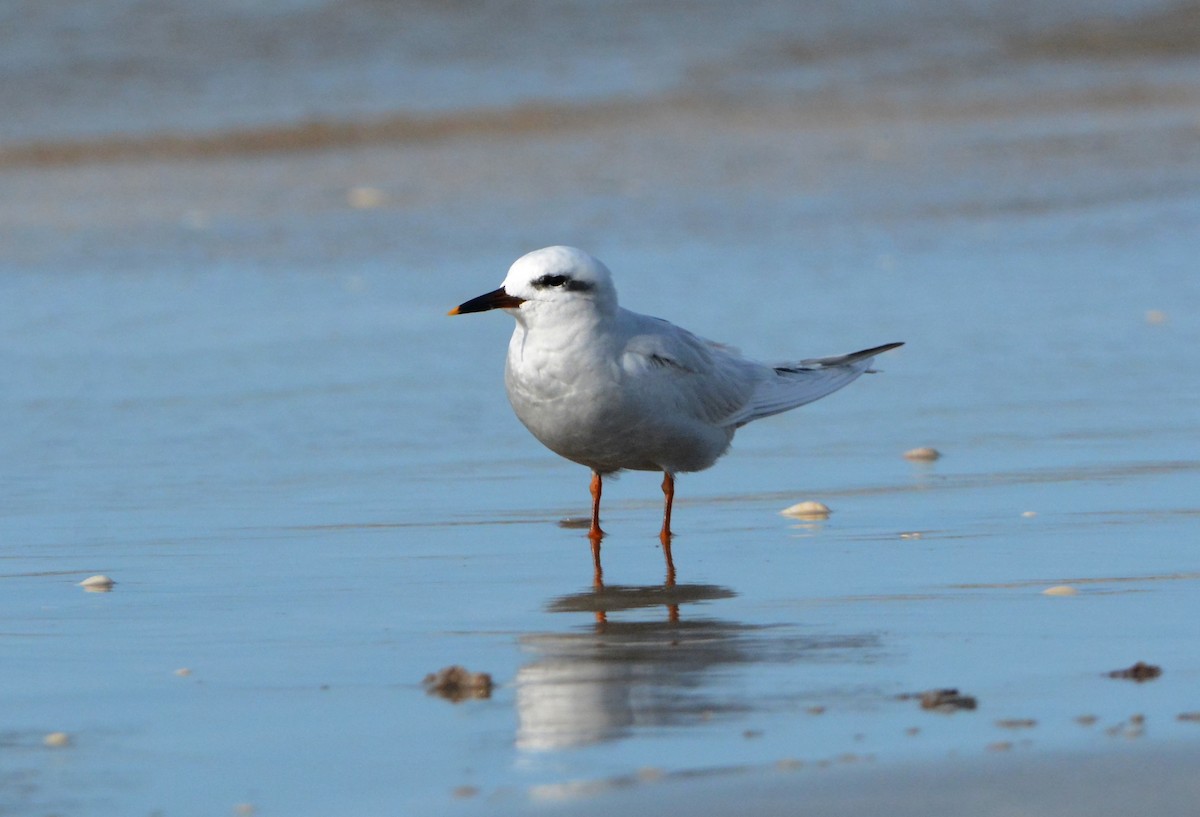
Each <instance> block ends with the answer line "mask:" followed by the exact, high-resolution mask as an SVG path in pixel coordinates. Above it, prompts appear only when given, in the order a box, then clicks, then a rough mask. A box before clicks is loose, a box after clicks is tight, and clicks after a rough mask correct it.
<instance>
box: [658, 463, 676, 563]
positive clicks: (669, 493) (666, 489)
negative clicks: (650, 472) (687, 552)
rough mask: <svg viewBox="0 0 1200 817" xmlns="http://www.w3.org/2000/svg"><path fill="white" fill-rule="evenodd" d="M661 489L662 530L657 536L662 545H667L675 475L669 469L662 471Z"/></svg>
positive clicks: (669, 539) (669, 535) (669, 538)
mask: <svg viewBox="0 0 1200 817" xmlns="http://www.w3.org/2000/svg"><path fill="white" fill-rule="evenodd" d="M662 491H663V526H662V532H661V533H659V534H658V538H659V539H661V540H662V543H663V545H664V546H669V544H670V541H671V505H672V503H674V502H675V477H674V476H672V475H671V472H670V471H663V481H662Z"/></svg>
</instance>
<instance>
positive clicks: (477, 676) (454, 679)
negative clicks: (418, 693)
mask: <svg viewBox="0 0 1200 817" xmlns="http://www.w3.org/2000/svg"><path fill="white" fill-rule="evenodd" d="M423 683H424V684H425V691H426V692H428V693H429V694H430V695H437V696H438V697H439V698H445V699H446V700H447V701H452V702H454V703H460V702H461V701H465V700H468V699H470V698H490V697H492V676H490V675H488V674H487V673H486V672H471V671H470V670H468V669H467V668H466V667H460V666H458V665H454V666H450V667H445V668H444V669H440V670H438V671H437V672H431V673H429V674H428V675H426V676H425V680H424V681H423Z"/></svg>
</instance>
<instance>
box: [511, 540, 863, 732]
mask: <svg viewBox="0 0 1200 817" xmlns="http://www.w3.org/2000/svg"><path fill="white" fill-rule="evenodd" d="M593 544H594V548H593V556H594V568H595V573H594V578H593V585H592V587H591V589H589V590H585V591H583V592H579V593H573V594H570V595H566V596H560V597H558V598H555V599H552V600H551V601H550V602H549V603H548V604H547V610H548V611H549V612H553V613H582V614H591V615H592V616H593V618H594V621H593V623H591V624H589V625H587V626H586V627H585V628H582V629H576V630H572V631H569V632H555V633H532V634H529V635H526V636H523V637H522V638H521V647H522V649H524V650H525V651H526V652H528V653H529V654H531V655H532V656H533V660H532V661H530V662H529V663H528V664H526V665H525V666H523V667H521V669H520V670H518V672H517V677H516V695H517V714H518V719H519V726H518V730H517V745H518V747H519V748H521V749H524V750H527V751H547V750H558V749H566V748H571V747H576V746H584V745H587V744H593V743H599V742H603V741H609V740H615V739H619V738H622V737H624V736H626V735H628V734H630V733H631V732H632V731H633V730H634V729H636V728H638V727H643V726H665V725H683V724H687V723H700V722H703V721H705V720H708V719H709V718H712V717H714V716H716V715H719V714H722V713H727V712H734V711H746V710H749V709H752V708H753V706H754V704H753V702H750V701H747V700H744V699H742V698H741V697H739V696H737V695H736V693H734V692H733V691H732V690H729V689H722V688H721V687H720V684H719V681H718V677H719V676H718V675H717V674H715V673H714V672H713V670H714V669H717V668H720V667H722V666H728V665H745V664H754V663H763V662H767V663H789V662H793V661H800V660H804V659H805V658H814V659H815V658H826V659H827V658H828V657H829V656H830V653H831V652H834V653H836V652H838V651H842V652H845V651H851V652H854V653H856V654H857V653H863V652H869V651H871V650H873V649H874V648H875V647H876V646H877V639H876V638H875V637H874V636H873V635H867V636H809V635H802V634H798V633H796V632H794V631H791V630H790V629H789V628H785V627H776V626H769V625H752V624H741V623H737V622H732V621H725V620H721V619H718V618H712V617H692V616H688V615H686V613H681V610H686V608H687V606H688V605H692V604H697V603H699V602H711V601H719V600H722V599H730V598H733V597H734V596H736V593H734V591H733V590H731V589H729V588H727V587H721V586H719V585H712V584H679V583H677V582H676V577H675V568H674V564H673V563H672V561H671V558H670V551H669V547H668V549H667V550H666V560H667V576H666V580H665V581H664V582H663V583H662V584H654V585H645V586H642V585H615V584H605V583H604V573H603V569H602V568H601V564H600V553H599V547H598V544H599V543H598V542H595V543H593ZM648 611H658V612H655V613H653V614H652V615H647V614H646V613H647V612H648ZM859 657H861V656H859Z"/></svg>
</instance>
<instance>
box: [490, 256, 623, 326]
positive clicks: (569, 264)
mask: <svg viewBox="0 0 1200 817" xmlns="http://www.w3.org/2000/svg"><path fill="white" fill-rule="evenodd" d="M503 287H504V291H505V292H507V293H508V294H510V295H514V296H516V297H518V298H520V299H521V300H522V301H525V302H526V303H527V304H528V306H525V307H523V308H525V309H529V308H532V309H534V310H536V309H541V308H543V305H547V306H548V305H559V306H561V305H564V304H571V303H576V304H579V305H581V306H582V305H583V302H585V301H586V302H591V307H590V308H592V309H597V310H600V311H609V310H612V309H615V308H616V305H617V290H616V287H614V286H613V282H612V273H610V272H609V271H608V267H606V266H604V264H602V263H600V261H598V260H597V259H595V258H593V257H592V256H590V255H588V254H587V253H585V252H584V251H583V250H577V249H575V248H574V247H544V248H542V249H540V250H534V251H533V252H531V253H528V254H526V255H522V256H521V257H520V258H518V259H517V260H516V261H515V262H514V263H513V265H512V266H511V267H509V268H508V275H507V276H506V277H505V279H504V284H503Z"/></svg>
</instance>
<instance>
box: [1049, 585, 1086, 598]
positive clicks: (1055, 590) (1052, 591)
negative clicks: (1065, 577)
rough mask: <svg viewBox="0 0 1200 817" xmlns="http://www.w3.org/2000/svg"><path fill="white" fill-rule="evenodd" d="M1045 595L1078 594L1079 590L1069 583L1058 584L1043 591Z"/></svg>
mask: <svg viewBox="0 0 1200 817" xmlns="http://www.w3.org/2000/svg"><path fill="white" fill-rule="evenodd" d="M1042 595H1043V596H1078V595H1079V591H1078V590H1076V589H1075V588H1074V587H1072V586H1071V585H1069V584H1056V585H1054V586H1053V587H1047V588H1046V589H1045V590H1043V591H1042Z"/></svg>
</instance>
